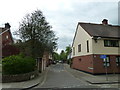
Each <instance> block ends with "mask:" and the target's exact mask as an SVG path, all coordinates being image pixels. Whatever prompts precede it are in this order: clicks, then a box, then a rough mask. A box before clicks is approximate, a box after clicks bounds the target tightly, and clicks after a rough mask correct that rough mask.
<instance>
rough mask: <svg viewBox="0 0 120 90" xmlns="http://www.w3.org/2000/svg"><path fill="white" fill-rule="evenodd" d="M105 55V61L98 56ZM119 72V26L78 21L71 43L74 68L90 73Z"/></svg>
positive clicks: (105, 21)
mask: <svg viewBox="0 0 120 90" xmlns="http://www.w3.org/2000/svg"><path fill="white" fill-rule="evenodd" d="M101 55H107V58H106V61H105V60H103V59H102V58H100V56H101ZM105 66H107V72H108V73H120V26H115V25H109V24H108V20H106V19H104V20H103V21H102V24H93V23H83V22H79V23H78V25H77V28H76V32H75V36H74V39H73V44H72V65H71V67H72V68H74V69H78V70H81V71H85V72H88V73H91V74H103V73H105V72H106V69H105Z"/></svg>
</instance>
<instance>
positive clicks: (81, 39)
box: [72, 25, 92, 57]
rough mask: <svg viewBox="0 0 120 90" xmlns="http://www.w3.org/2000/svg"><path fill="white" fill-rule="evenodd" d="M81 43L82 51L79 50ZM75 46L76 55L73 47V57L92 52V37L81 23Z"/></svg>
mask: <svg viewBox="0 0 120 90" xmlns="http://www.w3.org/2000/svg"><path fill="white" fill-rule="evenodd" d="M87 40H88V41H89V53H87ZM79 44H81V52H78V45H79ZM73 47H75V55H73V48H72V57H75V56H83V55H88V54H92V37H91V36H90V35H89V34H88V33H87V32H86V31H85V30H84V29H83V28H82V27H81V26H80V25H79V26H78V28H77V33H76V37H75V40H74V43H73Z"/></svg>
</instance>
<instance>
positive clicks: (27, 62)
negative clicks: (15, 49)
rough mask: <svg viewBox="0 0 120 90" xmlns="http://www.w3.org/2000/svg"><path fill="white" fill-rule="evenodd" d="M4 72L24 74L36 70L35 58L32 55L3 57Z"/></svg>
mask: <svg viewBox="0 0 120 90" xmlns="http://www.w3.org/2000/svg"><path fill="white" fill-rule="evenodd" d="M2 69H3V70H2V72H3V74H10V75H11V74H12V75H14V74H23V73H28V72H31V71H34V69H35V60H34V59H33V58H31V57H22V56H20V55H16V56H15V55H13V56H9V57H6V58H4V59H3V61H2Z"/></svg>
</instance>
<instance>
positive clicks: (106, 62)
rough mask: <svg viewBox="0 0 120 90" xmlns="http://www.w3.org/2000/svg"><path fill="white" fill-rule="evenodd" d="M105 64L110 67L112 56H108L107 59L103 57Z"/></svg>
mask: <svg viewBox="0 0 120 90" xmlns="http://www.w3.org/2000/svg"><path fill="white" fill-rule="evenodd" d="M103 65H104V66H107V67H109V66H110V57H109V56H107V58H106V59H103Z"/></svg>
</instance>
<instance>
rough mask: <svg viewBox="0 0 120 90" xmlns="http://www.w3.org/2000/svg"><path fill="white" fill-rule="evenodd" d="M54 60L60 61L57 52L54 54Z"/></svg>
mask: <svg viewBox="0 0 120 90" xmlns="http://www.w3.org/2000/svg"><path fill="white" fill-rule="evenodd" d="M53 60H60V55H59V54H58V53H57V52H54V53H53Z"/></svg>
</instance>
